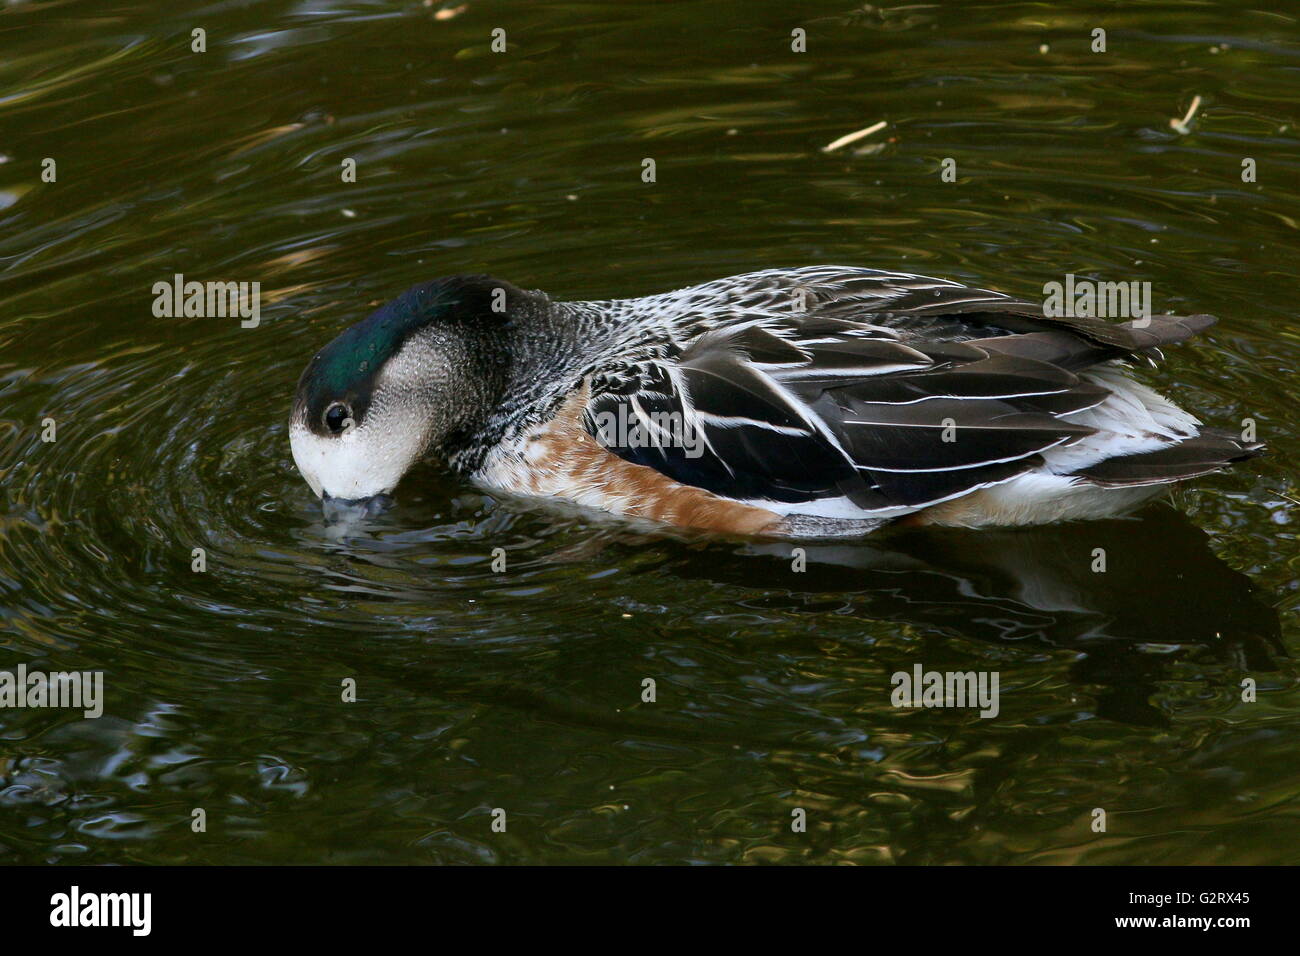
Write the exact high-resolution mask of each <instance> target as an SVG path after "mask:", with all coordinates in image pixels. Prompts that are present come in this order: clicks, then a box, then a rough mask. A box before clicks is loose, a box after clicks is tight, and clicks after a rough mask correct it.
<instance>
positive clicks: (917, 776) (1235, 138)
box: [0, 0, 1300, 863]
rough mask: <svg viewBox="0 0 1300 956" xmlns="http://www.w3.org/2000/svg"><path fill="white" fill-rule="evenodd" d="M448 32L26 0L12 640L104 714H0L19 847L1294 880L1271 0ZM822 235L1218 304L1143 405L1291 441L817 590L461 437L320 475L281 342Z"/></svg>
mask: <svg viewBox="0 0 1300 956" xmlns="http://www.w3.org/2000/svg"><path fill="white" fill-rule="evenodd" d="M449 6H452V7H454V6H455V4H452V5H449ZM439 9H441V7H440V6H438V5H434V6H426V5H424V4H422V3H420V2H377V0H350V2H328V0H303V2H254V3H236V2H224V3H211V4H199V3H187V2H176V3H170V4H151V3H142V2H135V3H123V2H113V0H108V2H94V3H92V2H40V0H33V2H24V3H13V4H10V5H7V6H5V7H4V8H3V9H2V10H0V154H2V155H3V162H2V163H0V481H3V498H2V499H0V506H2V507H0V622H2V624H3V626H2V627H0V669H4V668H14V667H16V666H17V665H18V664H19V663H26V664H27V665H28V666H29V667H31V668H43V669H46V670H56V669H58V670H67V669H96V670H102V671H103V672H104V679H105V683H106V696H107V702H106V707H105V714H104V716H103V717H102V718H100V719H98V720H86V719H83V718H82V717H81V716H80V714H79V713H75V712H70V711H66V710H3V711H0V860H2V861H5V862H22V863H30V862H41V861H50V862H62V861H67V862H95V863H104V862H152V863H156V862H209V863H212V862H219V863H227V862H299V863H302V862H327V863H360V862H414V863H419V862H507V863H517V862H638V863H647V862H683V861H689V862H768V861H784V862H799V861H807V862H861V863H954V862H956V863H971V862H1012V863H1033V862H1048V863H1072V862H1087V863H1212V862H1220V863H1265V862H1271V863H1280V862H1297V861H1300V852H1298V851H1297V850H1296V849H1295V847H1296V845H1297V843H1298V842H1300V813H1298V811H1297V804H1296V796H1297V793H1298V792H1300V690H1297V678H1298V677H1300V672H1298V669H1297V664H1296V661H1295V651H1296V649H1297V646H1300V630H1298V629H1297V626H1296V614H1295V612H1296V605H1297V592H1296V587H1297V584H1296V582H1297V570H1298V564H1300V561H1298V558H1297V548H1296V543H1295V538H1296V509H1297V501H1296V499H1297V498H1298V497H1300V496H1298V495H1297V494H1296V493H1295V492H1294V491H1292V490H1291V487H1290V481H1291V476H1292V475H1293V474H1295V471H1296V466H1297V463H1298V461H1300V440H1298V439H1297V434H1296V423H1295V419H1296V416H1295V409H1296V387H1295V381H1296V365H1297V360H1298V359H1300V326H1298V325H1297V321H1296V318H1295V309H1296V301H1297V297H1296V290H1297V271H1298V268H1297V261H1296V248H1297V228H1300V202H1297V199H1298V198H1300V176H1298V175H1297V174H1298V173H1300V148H1298V147H1300V141H1298V136H1297V134H1298V132H1300V131H1298V130H1297V125H1296V124H1297V116H1296V113H1295V104H1296V102H1297V93H1298V92H1300V44H1298V43H1297V38H1298V37H1300V33H1298V32H1297V17H1296V11H1295V10H1294V8H1292V9H1290V10H1287V9H1285V8H1284V7H1283V6H1278V5H1274V8H1273V9H1271V10H1262V9H1255V8H1254V6H1253V5H1251V4H1236V3H1219V4H1196V5H1193V4H1186V3H1123V4H1095V5H1064V6H1062V5H1060V4H1030V3H1008V4H975V3H962V4H951V5H949V4H943V5H907V6H901V7H877V6H858V7H856V8H855V7H853V6H851V5H849V4H790V3H774V2H746V3H744V4H739V3H696V2H681V3H663V2H658V3H649V2H647V3H609V4H591V3H587V4H578V3H516V4H506V3H495V2H482V0H468V3H467V5H466V7H465V9H463V10H461V11H460V12H457V13H456V14H455V15H454V16H451V17H446V15H445V14H444V15H443V16H444V18H443V19H439V17H438V11H439ZM196 27H202V28H204V29H206V31H207V52H206V53H194V52H191V50H190V34H191V30H193V29H194V28H196ZM498 27H500V28H502V29H504V30H505V31H506V36H507V44H508V47H507V52H506V53H504V54H494V53H492V52H491V51H490V49H489V46H488V44H489V42H490V34H491V31H492V30H493V29H494V28H498ZM796 27H800V28H803V29H805V30H806V31H807V44H808V50H807V52H806V53H795V52H792V51H791V36H790V35H791V30H792V29H794V28H796ZM1096 27H1102V28H1104V29H1106V30H1107V51H1106V52H1105V53H1093V52H1091V50H1090V42H1091V31H1092V30H1093V29H1094V28H1096ZM1195 95H1200V96H1201V97H1202V98H1203V103H1202V106H1201V107H1200V110H1199V112H1198V114H1197V115H1196V117H1195V118H1194V119H1193V120H1192V122H1191V125H1190V131H1189V134H1188V135H1180V134H1178V133H1177V132H1176V131H1174V130H1173V129H1171V128H1170V126H1169V122H1168V121H1169V119H1170V118H1172V117H1179V116H1181V115H1182V114H1183V113H1184V111H1185V110H1186V109H1187V108H1188V106H1189V104H1190V103H1191V101H1192V98H1193V96H1195ZM879 120H886V121H888V123H889V126H888V127H887V128H886V129H885V130H882V131H881V132H879V133H877V134H875V135H873V136H871V137H869V138H867V139H865V140H862V141H860V142H858V143H856V144H854V145H853V146H851V147H847V148H845V149H843V150H840V151H837V152H834V153H830V154H826V153H823V152H822V151H821V147H822V146H824V145H826V144H827V143H829V142H830V141H831V140H833V139H835V138H837V137H839V136H840V135H842V134H844V133H848V132H851V131H853V130H856V129H860V128H862V127H865V126H868V125H870V124H872V123H875V122H877V121H879ZM864 147H865V149H863V148H864ZM45 157H51V158H54V159H55V160H56V162H57V180H56V181H55V182H53V183H46V182H42V181H41V176H40V173H41V160H42V159H43V158H45ZM347 157H351V158H354V159H356V161H357V164H358V181H357V182H356V183H343V182H341V180H340V163H341V162H342V160H343V159H344V158H347ZM647 157H649V158H653V159H655V160H656V164H657V182H656V183H654V184H647V183H644V182H642V180H641V161H642V160H643V159H644V158H647ZM946 157H950V158H953V159H955V160H956V163H957V171H958V177H957V182H954V183H944V182H942V181H941V179H940V176H939V169H940V164H941V161H942V160H943V159H944V158H946ZM1247 157H1249V158H1253V159H1254V160H1255V161H1256V163H1257V166H1258V181H1257V182H1256V183H1243V182H1242V179H1241V165H1242V160H1243V158H1247ZM821 262H840V263H848V264H858V265H868V266H875V267H880V268H890V269H904V270H909V271H918V272H924V273H930V274H935V275H942V276H949V277H953V278H959V279H965V280H968V281H971V282H975V283H979V284H982V285H986V286H991V287H994V288H1000V289H1003V290H1005V291H1008V292H1013V293H1018V294H1024V295H1039V294H1041V290H1042V286H1043V284H1044V283H1045V282H1048V281H1053V280H1060V279H1062V278H1063V276H1064V274H1065V273H1067V272H1073V273H1075V274H1078V275H1088V276H1093V277H1096V278H1100V279H1110V280H1131V279H1136V280H1140V281H1149V282H1151V283H1152V289H1153V295H1154V300H1155V305H1156V307H1157V308H1158V309H1163V310H1170V311H1178V310H1183V311H1198V312H1212V313H1215V314H1217V315H1219V316H1220V317H1221V323H1220V325H1219V326H1217V327H1216V328H1215V329H1214V330H1212V331H1211V332H1210V333H1209V334H1207V335H1205V336H1203V337H1202V338H1201V339H1199V340H1197V341H1196V342H1195V343H1193V344H1190V345H1188V346H1184V347H1180V348H1176V349H1172V350H1170V355H1169V358H1170V361H1169V363H1168V364H1167V365H1165V366H1163V367H1162V368H1161V369H1159V370H1157V371H1155V372H1152V373H1149V376H1148V377H1149V379H1150V381H1152V382H1153V383H1155V384H1156V385H1158V386H1160V387H1162V388H1165V389H1168V390H1169V391H1170V392H1172V393H1173V394H1174V395H1175V396H1176V397H1177V398H1178V399H1180V400H1181V401H1183V402H1185V403H1186V404H1187V405H1189V406H1190V407H1192V408H1194V409H1196V410H1197V411H1198V412H1200V413H1202V414H1203V416H1204V417H1205V418H1206V419H1207V420H1209V421H1211V422H1213V423H1215V424H1218V425H1229V426H1233V425H1236V423H1239V422H1240V421H1241V420H1242V419H1244V418H1247V417H1249V418H1253V419H1255V420H1256V421H1257V422H1258V428H1259V434H1260V436H1261V437H1262V438H1263V439H1265V440H1266V441H1267V442H1268V443H1269V445H1270V455H1269V457H1267V458H1265V459H1262V460H1260V461H1257V462H1252V463H1251V464H1249V465H1247V466H1245V467H1241V468H1238V469H1237V470H1235V471H1233V472H1232V473H1230V474H1225V475H1221V476H1216V477H1214V478H1211V479H1207V480H1203V481H1200V482H1198V483H1196V486H1195V487H1194V488H1193V489H1190V490H1188V491H1186V492H1182V493H1180V494H1179V496H1178V498H1177V499H1176V504H1177V508H1173V507H1170V506H1169V505H1164V504H1161V505H1156V506H1153V507H1150V508H1148V509H1146V510H1144V511H1143V512H1142V513H1141V514H1139V515H1138V516H1137V517H1136V518H1134V519H1132V520H1125V521H1110V522H1100V523H1093V524H1080V525H1069V526H1061V527H1054V528H1040V529H1033V530H1023V531H1005V532H982V533H974V532H959V531H941V532H927V533H910V534H904V535H898V536H893V537H887V538H879V539H872V540H868V541H866V542H863V543H856V544H855V543H841V544H834V545H829V544H823V545H815V546H809V550H808V562H809V563H808V567H807V570H806V571H804V572H803V573H795V572H794V571H792V568H791V560H790V549H789V546H788V545H775V544H770V543H769V544H757V543H747V542H743V541H719V540H713V541H710V540H707V539H700V538H691V537H683V536H676V535H661V534H651V533H644V532H642V531H639V530H634V529H628V528H623V527H620V526H617V525H612V524H610V523H608V522H604V521H600V520H597V519H595V518H593V517H591V516H584V515H574V514H571V513H570V514H566V513H557V512H554V511H551V510H547V509H544V508H541V507H537V506H533V505H528V504H521V503H518V502H505V501H493V500H491V499H489V498H487V497H485V496H484V495H482V494H481V493H479V492H477V491H475V490H474V489H472V488H469V487H465V486H463V485H461V484H459V483H457V482H456V481H454V480H452V479H449V478H447V477H445V476H443V475H440V474H439V473H438V472H436V471H435V470H433V469H432V468H423V469H421V470H419V471H418V472H416V473H414V474H412V475H411V476H410V477H409V478H408V480H407V481H406V482H405V483H404V485H403V486H402V487H401V488H400V490H399V495H398V498H399V503H398V506H397V507H396V508H395V509H394V510H393V511H391V512H390V513H388V514H386V515H384V516H383V517H382V518H380V519H378V520H377V521H376V522H375V523H373V524H372V525H371V526H370V527H369V528H368V529H364V530H363V531H362V532H361V533H358V534H356V535H354V536H352V537H347V538H342V539H340V538H339V537H337V536H331V535H329V534H327V533H326V529H325V528H324V526H323V524H322V521H321V517H320V511H319V504H318V503H317V502H316V501H315V500H314V499H313V498H312V496H311V493H310V491H309V490H308V488H307V486H306V485H305V484H304V483H303V481H302V480H301V479H300V478H299V477H298V475H297V473H296V471H295V469H294V467H293V464H292V462H291V460H290V457H289V450H288V442H287V436H286V416H287V412H288V406H289V401H290V397H291V394H292V389H293V385H294V382H295V380H296V377H297V375H298V373H299V371H300V370H301V368H302V366H303V365H304V364H305V362H306V361H307V359H308V358H309V357H310V356H311V355H312V353H313V352H314V351H315V350H316V349H317V348H319V347H320V346H321V345H322V344H323V343H325V342H326V341H328V340H329V339H330V338H331V337H333V336H334V335H335V334H336V332H337V331H338V330H340V329H341V328H342V327H344V326H345V325H347V324H350V323H352V322H354V321H356V320H358V319H359V318H361V317H362V316H363V315H364V314H366V313H367V312H368V311H369V310H370V309H371V308H372V307H373V306H374V305H375V304H377V303H379V302H381V301H383V300H385V299H387V298H390V297H392V296H393V295H395V294H396V293H398V292H400V291H401V290H403V289H404V288H405V287H407V286H408V285H410V284H413V283H415V282H417V281H420V280H425V279H429V278H431V277H434V276H436V275H440V274H447V273H454V272H464V271H484V272H490V273H492V274H494V275H497V276H500V277H502V278H505V279H508V280H511V281H513V282H515V283H517V284H519V285H521V286H524V287H532V288H542V289H545V290H547V291H548V292H550V293H551V294H553V295H555V296H556V297H559V298H583V297H611V296H620V295H636V294H642V293H650V292H657V291H662V290H664V289H668V288H672V287H676V286H681V285H685V284H689V283H692V282H696V281H700V280H705V279H710V278H714V277H717V276H721V275H726V274H729V273H733V272H739V271H745V270H750V269H756V268H763V267H768V266H774V265H802V264H812V263H821ZM177 272H180V273H184V274H185V275H186V277H187V278H191V279H199V280H231V281H259V282H261V283H262V294H263V314H262V322H261V324H260V326H259V327H257V328H256V329H244V328H240V326H239V323H238V320H233V319H184V318H180V319H165V318H156V317H155V316H154V315H153V314H152V304H153V294H152V292H151V288H152V286H153V284H154V283H155V282H158V281H160V280H161V281H165V280H168V279H170V277H171V276H172V275H173V274H174V273H177ZM46 417H51V418H54V419H55V420H56V422H57V439H56V441H54V442H53V443H43V442H42V441H41V440H40V431H41V428H40V423H41V421H42V419H44V418H46ZM195 547H202V548H205V549H206V550H207V557H208V568H207V571H206V572H205V573H195V572H193V571H191V549H192V548H195ZM495 547H503V548H505V549H506V552H507V554H508V560H509V564H508V571H507V572H506V573H504V574H497V573H494V572H493V571H492V569H491V566H490V559H491V551H492V549H493V548H495ZM1098 547H1101V548H1105V549H1106V552H1107V555H1108V570H1107V572H1106V573H1104V574H1094V573H1093V572H1092V571H1091V560H1092V558H1091V556H1092V553H1093V551H1094V549H1095V548H1098ZM916 663H921V664H923V665H924V667H925V668H926V669H936V670H958V669H960V670H965V669H981V670H997V671H998V672H999V673H1000V675H1001V687H1002V709H1001V713H1000V714H999V716H998V717H997V718H995V719H988V720H983V719H980V718H979V717H978V716H976V715H975V714H974V713H973V712H971V711H968V710H901V709H896V708H894V707H892V706H891V705H890V700H889V695H890V690H891V685H890V681H889V677H890V675H891V674H892V673H893V672H895V671H897V670H910V669H911V668H912V666H913V665H914V664H916ZM1247 677H1249V678H1252V679H1254V680H1255V681H1256V682H1257V683H1258V688H1259V692H1258V700H1257V701H1255V702H1244V701H1242V699H1241V686H1240V685H1241V681H1242V680H1243V679H1244V678H1247ZM345 678H353V679H354V680H355V681H356V682H357V686H358V693H359V698H360V699H359V700H358V701H357V702H356V703H349V704H344V703H342V702H341V701H340V684H341V681H343V680H344V679H345ZM645 678H653V679H654V680H655V681H656V682H657V690H658V699H657V702H656V703H653V704H647V703H642V702H641V699H640V698H641V688H642V681H643V679H645ZM200 807H201V808H203V809H204V810H205V811H206V813H207V816H208V828H207V832H205V833H194V832H192V831H191V828H190V821H191V812H192V811H193V810H194V809H195V808H200ZM1098 807H1100V808H1103V809H1105V810H1106V811H1107V813H1108V823H1109V825H1108V830H1107V832H1105V833H1094V832H1093V831H1092V829H1091V828H1090V825H1089V824H1090V823H1091V820H1092V811H1093V809H1094V808H1098ZM493 808H503V809H505V810H506V812H507V814H508V829H507V831H506V832H505V833H493V832H492V831H491V829H490V822H491V817H490V813H491V810H492V809H493ZM795 808H804V809H805V810H806V811H807V813H808V831H807V832H806V833H793V832H791V827H790V822H791V811H792V810H794V809H795Z"/></svg>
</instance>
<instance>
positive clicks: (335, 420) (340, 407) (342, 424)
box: [323, 402, 352, 435]
mask: <svg viewBox="0 0 1300 956" xmlns="http://www.w3.org/2000/svg"><path fill="white" fill-rule="evenodd" d="M323 417H324V419H325V427H326V428H328V429H329V430H330V431H331V432H333V433H334V434H336V435H337V434H338V433H339V432H341V431H343V429H345V428H347V427H348V426H349V425H351V424H352V409H350V408H348V406H346V405H344V404H343V403H342V402H335V403H334V404H332V405H331V406H330V407H329V408H327V409H325V415H324V416H323Z"/></svg>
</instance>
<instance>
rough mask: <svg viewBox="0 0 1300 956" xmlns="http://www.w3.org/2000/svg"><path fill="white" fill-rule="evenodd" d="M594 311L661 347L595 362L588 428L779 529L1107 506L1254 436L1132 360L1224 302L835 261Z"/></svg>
mask: <svg viewBox="0 0 1300 956" xmlns="http://www.w3.org/2000/svg"><path fill="white" fill-rule="evenodd" d="M590 305H597V304H596V303H591V304H590ZM599 305H601V306H605V305H608V307H609V309H610V312H611V315H613V316H615V317H616V318H617V320H618V321H621V322H623V323H624V324H625V325H626V327H627V328H629V329H633V330H641V331H642V332H643V333H644V334H641V336H640V339H639V340H638V341H641V342H647V343H651V344H652V345H653V347H652V348H650V349H648V350H646V351H644V352H640V353H638V352H637V350H636V348H635V347H633V346H629V347H628V348H627V349H626V350H625V354H622V355H620V356H619V357H618V359H617V360H614V361H610V362H608V363H607V364H606V365H605V366H604V367H602V368H597V369H594V370H593V372H592V374H591V375H590V376H589V379H588V385H587V389H588V391H587V394H586V395H585V397H584V399H583V402H582V407H581V409H580V412H581V421H582V427H583V428H584V429H585V431H586V433H587V434H588V435H590V436H591V437H592V438H594V439H595V441H596V442H597V443H598V444H599V445H601V446H602V447H603V448H604V449H606V450H607V451H608V452H610V453H612V454H613V455H615V456H618V458H619V459H621V460H622V461H624V462H627V463H629V464H632V465H635V466H639V467H642V468H646V469H651V470H652V471H653V472H655V473H657V474H658V475H660V476H662V477H663V478H665V479H668V480H669V482H671V483H673V484H674V485H676V486H682V487H684V488H687V489H698V490H699V491H701V492H705V493H708V494H709V495H711V496H714V497H716V498H718V499H720V500H721V501H722V502H737V503H741V504H743V505H744V506H746V507H749V508H758V509H762V510H764V511H765V512H769V513H771V514H772V515H773V516H774V517H775V519H776V520H774V521H773V522H772V523H771V526H770V527H768V528H767V529H766V530H769V531H779V532H786V533H792V534H793V533H807V532H815V533H857V532H861V531H863V530H869V529H870V528H873V527H876V526H879V525H880V524H882V523H885V522H889V521H894V520H898V519H900V518H901V519H905V520H908V521H913V522H936V523H944V524H961V525H984V524H1034V523H1042V522H1047V521H1057V520H1063V519H1070V518H1091V517H1103V516H1109V515H1113V514H1118V513H1122V512H1124V511H1127V510H1130V509H1131V508H1132V507H1134V506H1135V505H1136V504H1139V503H1141V502H1142V501H1144V500H1146V499H1147V498H1149V497H1151V496H1152V495H1154V494H1158V493H1160V491H1162V490H1163V488H1164V487H1165V486H1167V485H1168V484H1170V483H1172V482H1175V481H1178V480H1181V479H1184V478H1190V477H1194V476H1197V475H1203V474H1206V473H1208V472H1211V471H1215V470H1217V469H1219V468H1222V467H1224V466H1225V465H1226V464H1228V463H1230V462H1232V461H1236V460H1239V459H1241V458H1244V457H1249V456H1250V455H1252V454H1255V453H1256V452H1257V451H1258V448H1259V446H1257V445H1254V444H1250V443H1247V442H1243V441H1241V440H1239V439H1237V438H1235V437H1233V436H1231V435H1228V434H1226V433H1218V432H1213V433H1211V432H1207V431H1204V430H1202V429H1201V428H1200V426H1199V423H1198V422H1197V420H1196V419H1195V418H1194V417H1193V416H1191V415H1190V414H1188V413H1187V412H1185V411H1183V410H1182V409H1180V408H1178V407H1177V406H1175V405H1173V404H1172V403H1170V402H1169V401H1167V400H1166V399H1164V398H1163V397H1161V396H1160V395H1158V394H1157V393H1155V392H1154V391H1152V390H1151V389H1149V388H1147V387H1145V386H1143V385H1141V384H1139V383H1137V382H1135V381H1133V380H1132V379H1131V378H1129V376H1128V370H1127V368H1126V367H1125V365H1124V364H1123V363H1125V362H1129V361H1132V360H1135V359H1141V360H1144V361H1152V360H1154V359H1155V358H1158V357H1159V356H1160V353H1159V351H1158V349H1159V348H1160V346H1163V345H1168V344H1172V343H1176V342H1180V341H1182V340H1183V339H1186V338H1188V337H1189V336H1191V335H1193V334H1195V333H1196V332H1199V331H1201V330H1202V329H1204V328H1206V327H1208V326H1209V325H1211V324H1213V322H1214V319H1213V318H1212V317H1210V316H1190V317H1181V316H1152V317H1150V318H1149V319H1144V320H1136V321H1131V322H1125V323H1110V322H1106V321H1104V320H1101V319H1097V318H1091V317H1049V316H1047V315H1044V313H1043V309H1042V307H1041V305H1039V304H1036V303H1032V302H1027V301H1024V300H1017V299H1014V298H1012V297H1010V296H1006V295H1003V294H1001V293H997V292H991V291H987V290H981V289H972V288H968V287H965V286H962V285H960V284H957V283H953V282H948V281H945V280H941V279H930V278H926V277H922V276H912V275H903V274H898V273H886V272H877V271H873V270H863V269H852V268H846V267H835V266H824V267H810V268H803V269H789V270H766V271H763V272H757V273H750V274H747V275H742V276H734V277H731V278H728V279H721V280H717V281H715V282H710V283H705V284H703V285H700V286H695V287H692V288H689V289H683V290H678V291H676V292H672V293H665V294H662V295H657V296H649V297H646V298H643V299H636V300H621V301H618V302H611V303H608V304H605V303H600V304H599ZM645 330H650V331H648V332H646V331H645ZM651 484H653V483H651ZM647 487H649V486H647ZM647 493H649V492H647ZM624 497H626V495H625V496H624ZM610 510H619V508H618V507H611V508H610ZM622 510H624V511H625V512H628V513H635V510H634V508H629V507H628V506H627V503H626V502H624V506H623V509H622ZM649 516H653V515H652V514H651V515H649Z"/></svg>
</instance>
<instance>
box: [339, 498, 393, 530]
mask: <svg viewBox="0 0 1300 956" xmlns="http://www.w3.org/2000/svg"><path fill="white" fill-rule="evenodd" d="M392 504H393V499H392V498H390V497H389V496H388V495H371V496H370V497H369V498H333V497H331V496H330V495H328V494H324V495H321V506H322V510H323V511H324V513H325V522H326V523H327V524H340V523H343V524H347V523H351V522H354V521H359V520H361V519H362V518H373V517H374V516H375V515H377V514H382V513H383V512H384V511H387V510H388V509H389V508H390V507H392Z"/></svg>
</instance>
